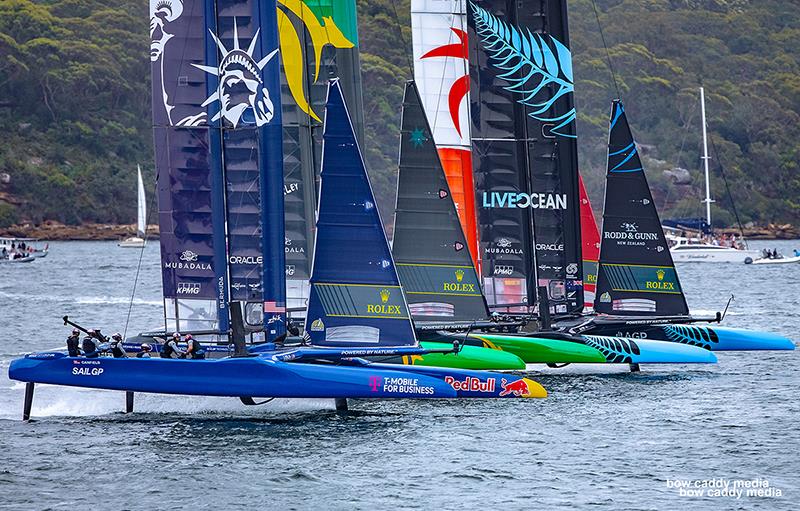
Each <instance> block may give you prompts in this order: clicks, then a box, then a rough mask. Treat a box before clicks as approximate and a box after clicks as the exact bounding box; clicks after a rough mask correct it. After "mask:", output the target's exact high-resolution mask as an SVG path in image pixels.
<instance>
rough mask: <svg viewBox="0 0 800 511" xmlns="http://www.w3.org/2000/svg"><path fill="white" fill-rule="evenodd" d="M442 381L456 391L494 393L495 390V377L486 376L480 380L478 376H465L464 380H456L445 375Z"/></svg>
mask: <svg viewBox="0 0 800 511" xmlns="http://www.w3.org/2000/svg"><path fill="white" fill-rule="evenodd" d="M503 381H505V380H503ZM444 382H445V383H447V384H448V385H450V386H451V387H453V390H456V391H458V390H463V391H467V392H483V393H486V394H494V390H495V378H487V379H486V381H482V380H481V379H480V378H476V377H474V376H467V377H466V379H464V380H456V379H455V378H454V377H452V376H445V377H444Z"/></svg>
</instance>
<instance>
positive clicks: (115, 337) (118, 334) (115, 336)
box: [111, 332, 122, 341]
mask: <svg viewBox="0 0 800 511" xmlns="http://www.w3.org/2000/svg"><path fill="white" fill-rule="evenodd" d="M111 338H112V339H114V340H117V341H121V340H122V334H121V333H119V332H117V333H115V334H114V335H112V336H111Z"/></svg>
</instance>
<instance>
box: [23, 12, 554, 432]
mask: <svg viewBox="0 0 800 511" xmlns="http://www.w3.org/2000/svg"><path fill="white" fill-rule="evenodd" d="M275 9H276V5H275V2H274V1H267V2H257V1H255V0H247V1H244V2H241V1H235V0H216V1H211V0H187V1H184V2H181V3H169V2H160V3H158V4H157V5H155V7H154V11H153V12H151V28H152V27H153V26H154V24H155V27H156V29H157V30H155V31H154V32H153V34H151V35H152V36H153V41H152V45H151V61H152V63H153V71H154V77H153V78H154V79H153V88H154V97H153V114H154V115H153V118H154V125H155V127H154V133H155V150H156V166H157V170H158V174H159V214H160V216H161V217H162V218H161V219H160V223H161V225H162V241H161V250H162V276H163V279H164V295H165V300H168V301H169V302H170V303H171V306H172V307H171V308H170V307H167V312H168V317H167V322H168V324H174V325H176V326H178V327H179V326H181V322H188V321H193V322H195V323H196V322H203V321H205V322H207V323H208V324H209V325H210V326H213V327H214V328H215V329H216V330H217V331H218V332H219V333H220V335H221V336H223V337H225V336H228V337H229V339H230V342H231V343H232V344H233V346H234V347H235V350H234V353H233V354H232V356H228V357H225V358H220V359H206V360H186V359H169V358H153V359H149V358H128V357H121V358H111V357H95V358H88V357H73V356H68V354H67V353H64V352H58V351H52V352H43V353H31V354H28V355H26V356H25V357H23V358H20V359H16V360H14V361H12V363H11V365H10V367H9V378H11V379H13V380H18V381H23V382H26V383H27V385H26V393H25V405H24V411H23V418H24V419H28V418H29V417H30V412H31V407H32V401H33V394H34V388H35V384H36V383H48V384H56V385H67V386H77V387H87V388H96V389H108V390H120V391H125V392H126V393H127V398H128V399H127V403H126V410H127V411H132V410H133V395H134V392H154V393H164V394H181V395H203V396H229V397H237V398H239V399H241V400H242V402H244V403H245V404H255V403H256V402H255V400H254V397H289V398H292V397H296V398H334V399H336V400H337V408H339V409H341V408H346V398H348V397H352V398H453V397H474V398H478V397H483V398H488V397H545V396H546V395H547V393H546V391H545V390H544V389H543V388H542V387H541V386H540V385H539V384H538V383H536V382H534V381H532V380H529V379H527V378H524V377H521V376H515V375H509V374H502V375H501V374H497V373H490V372H479V371H469V370H462V369H450V368H448V369H443V368H435V367H424V366H397V365H389V364H379V363H370V362H368V361H367V360H366V359H364V358H362V357H376V356H386V357H398V356H408V357H412V356H418V355H425V354H427V353H430V352H429V351H428V350H425V349H423V348H421V347H420V346H419V344H418V343H417V341H416V339H415V337H414V333H413V328H412V327H411V321H410V318H409V315H408V307H407V305H406V303H405V299H404V297H403V294H402V292H401V290H400V289H399V287H398V279H397V273H396V270H395V268H394V263H393V261H392V258H391V254H390V252H389V248H388V244H387V243H386V238H385V234H384V233H383V230H382V226H381V225H380V221H379V220H380V219H379V217H378V214H377V210H376V205H375V201H374V197H373V196H372V192H371V189H370V187H369V181H368V179H367V177H366V169H365V168H364V164H363V160H362V159H361V154H360V151H359V149H358V145H357V143H356V138H355V135H354V133H353V129H352V124H351V122H350V120H349V118H348V116H347V109H346V107H345V103H344V99H343V97H342V92H341V88H340V87H339V85H338V82H337V81H335V80H334V81H333V82H332V83H331V84H330V86H329V94H328V102H327V106H326V114H325V134H324V144H323V154H325V155H326V156H325V158H327V159H328V161H327V162H325V167H326V168H327V169H329V170H328V171H327V172H325V171H323V175H324V176H325V178H323V179H327V181H325V186H324V187H323V191H322V192H321V196H320V208H319V213H318V238H317V242H316V244H317V252H316V254H315V260H314V269H313V270H312V280H311V283H312V295H311V301H310V305H309V315H308V318H307V322H306V327H307V328H306V330H307V335H306V337H307V339H308V341H309V343H308V344H307V345H300V346H293V347H276V345H275V344H274V343H273V342H271V341H274V340H280V339H281V338H282V337H284V336H285V328H286V305H285V292H286V282H285V278H286V277H285V271H284V264H285V263H284V244H285V239H284V221H283V193H284V188H283V167H282V160H283V157H282V147H281V144H282V133H281V109H280V101H279V99H278V98H279V93H278V91H279V86H280V83H279V69H278V61H277V59H275V58H274V57H275V55H276V53H277V51H278V36H277V30H276V10H275ZM243 43H244V44H243ZM198 62H203V63H204V64H199V63H198ZM166 75H168V76H166ZM273 101H274V102H273ZM248 183H257V184H258V188H257V189H258V190H259V193H258V194H256V195H255V196H253V195H252V194H248ZM232 202H233V204H235V205H237V207H238V209H235V210H232V209H231V207H230V206H231V205H232ZM226 205H227V206H228V207H227V209H226ZM198 206H199V207H198ZM374 219H377V220H378V222H377V225H375V222H374ZM165 225H167V226H171V229H163V226H165ZM348 261H349V263H348ZM340 270H342V274H346V275H347V277H346V278H345V277H342V276H340V275H339V274H338V272H339V271H340ZM343 270H347V271H346V272H345V271H343ZM339 279H341V280H339ZM235 284H239V286H235ZM242 302H247V303H249V304H252V303H259V305H260V307H262V310H263V325H264V331H265V336H266V339H265V340H266V341H268V342H266V343H265V344H263V345H261V346H260V347H258V348H257V349H248V348H247V346H246V344H245V340H244V336H245V327H244V316H243V313H242V305H241V304H242ZM170 314H171V316H170ZM187 316H188V317H187ZM192 316H194V317H192ZM65 319H66V318H65ZM448 351H452V356H457V351H458V347H457V346H454V347H453V349H452V350H448Z"/></svg>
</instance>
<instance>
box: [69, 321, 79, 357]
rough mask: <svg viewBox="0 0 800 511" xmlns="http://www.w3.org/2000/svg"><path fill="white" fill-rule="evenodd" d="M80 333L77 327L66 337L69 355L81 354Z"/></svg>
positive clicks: (77, 355)
mask: <svg viewBox="0 0 800 511" xmlns="http://www.w3.org/2000/svg"><path fill="white" fill-rule="evenodd" d="M80 344H81V335H80V332H79V331H78V329H77V328H73V329H72V335H70V336H69V337H67V353H68V354H69V356H70V357H79V356H81V349H80Z"/></svg>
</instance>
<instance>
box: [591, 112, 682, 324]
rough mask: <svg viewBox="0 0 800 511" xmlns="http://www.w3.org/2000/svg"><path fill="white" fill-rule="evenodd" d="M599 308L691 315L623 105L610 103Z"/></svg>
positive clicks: (622, 312) (612, 311) (623, 312)
mask: <svg viewBox="0 0 800 511" xmlns="http://www.w3.org/2000/svg"><path fill="white" fill-rule="evenodd" d="M594 309H595V311H596V312H599V313H604V314H618V315H685V314H688V313H689V309H688V307H687V305H686V299H685V298H684V295H683V292H682V290H681V285H680V282H679V281H678V275H677V273H676V272H675V266H674V264H673V263H672V256H671V255H670V253H669V247H668V245H667V241H666V239H665V237H664V231H663V230H662V228H661V222H660V220H659V218H658V212H657V211H656V206H655V204H654V203H653V196H652V195H651V194H650V187H649V186H648V184H647V178H646V177H645V174H644V169H643V168H642V162H641V160H640V158H639V154H638V151H637V149H636V143H635V142H634V140H633V135H632V134H631V130H630V126H629V125H628V119H627V118H626V116H625V109H624V108H623V107H622V103H621V102H619V101H615V102H614V103H613V104H612V106H611V121H610V126H609V135H608V168H607V173H606V195H605V202H604V204H603V234H602V241H601V245H600V263H599V268H598V273H597V291H596V296H595V301H594Z"/></svg>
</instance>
